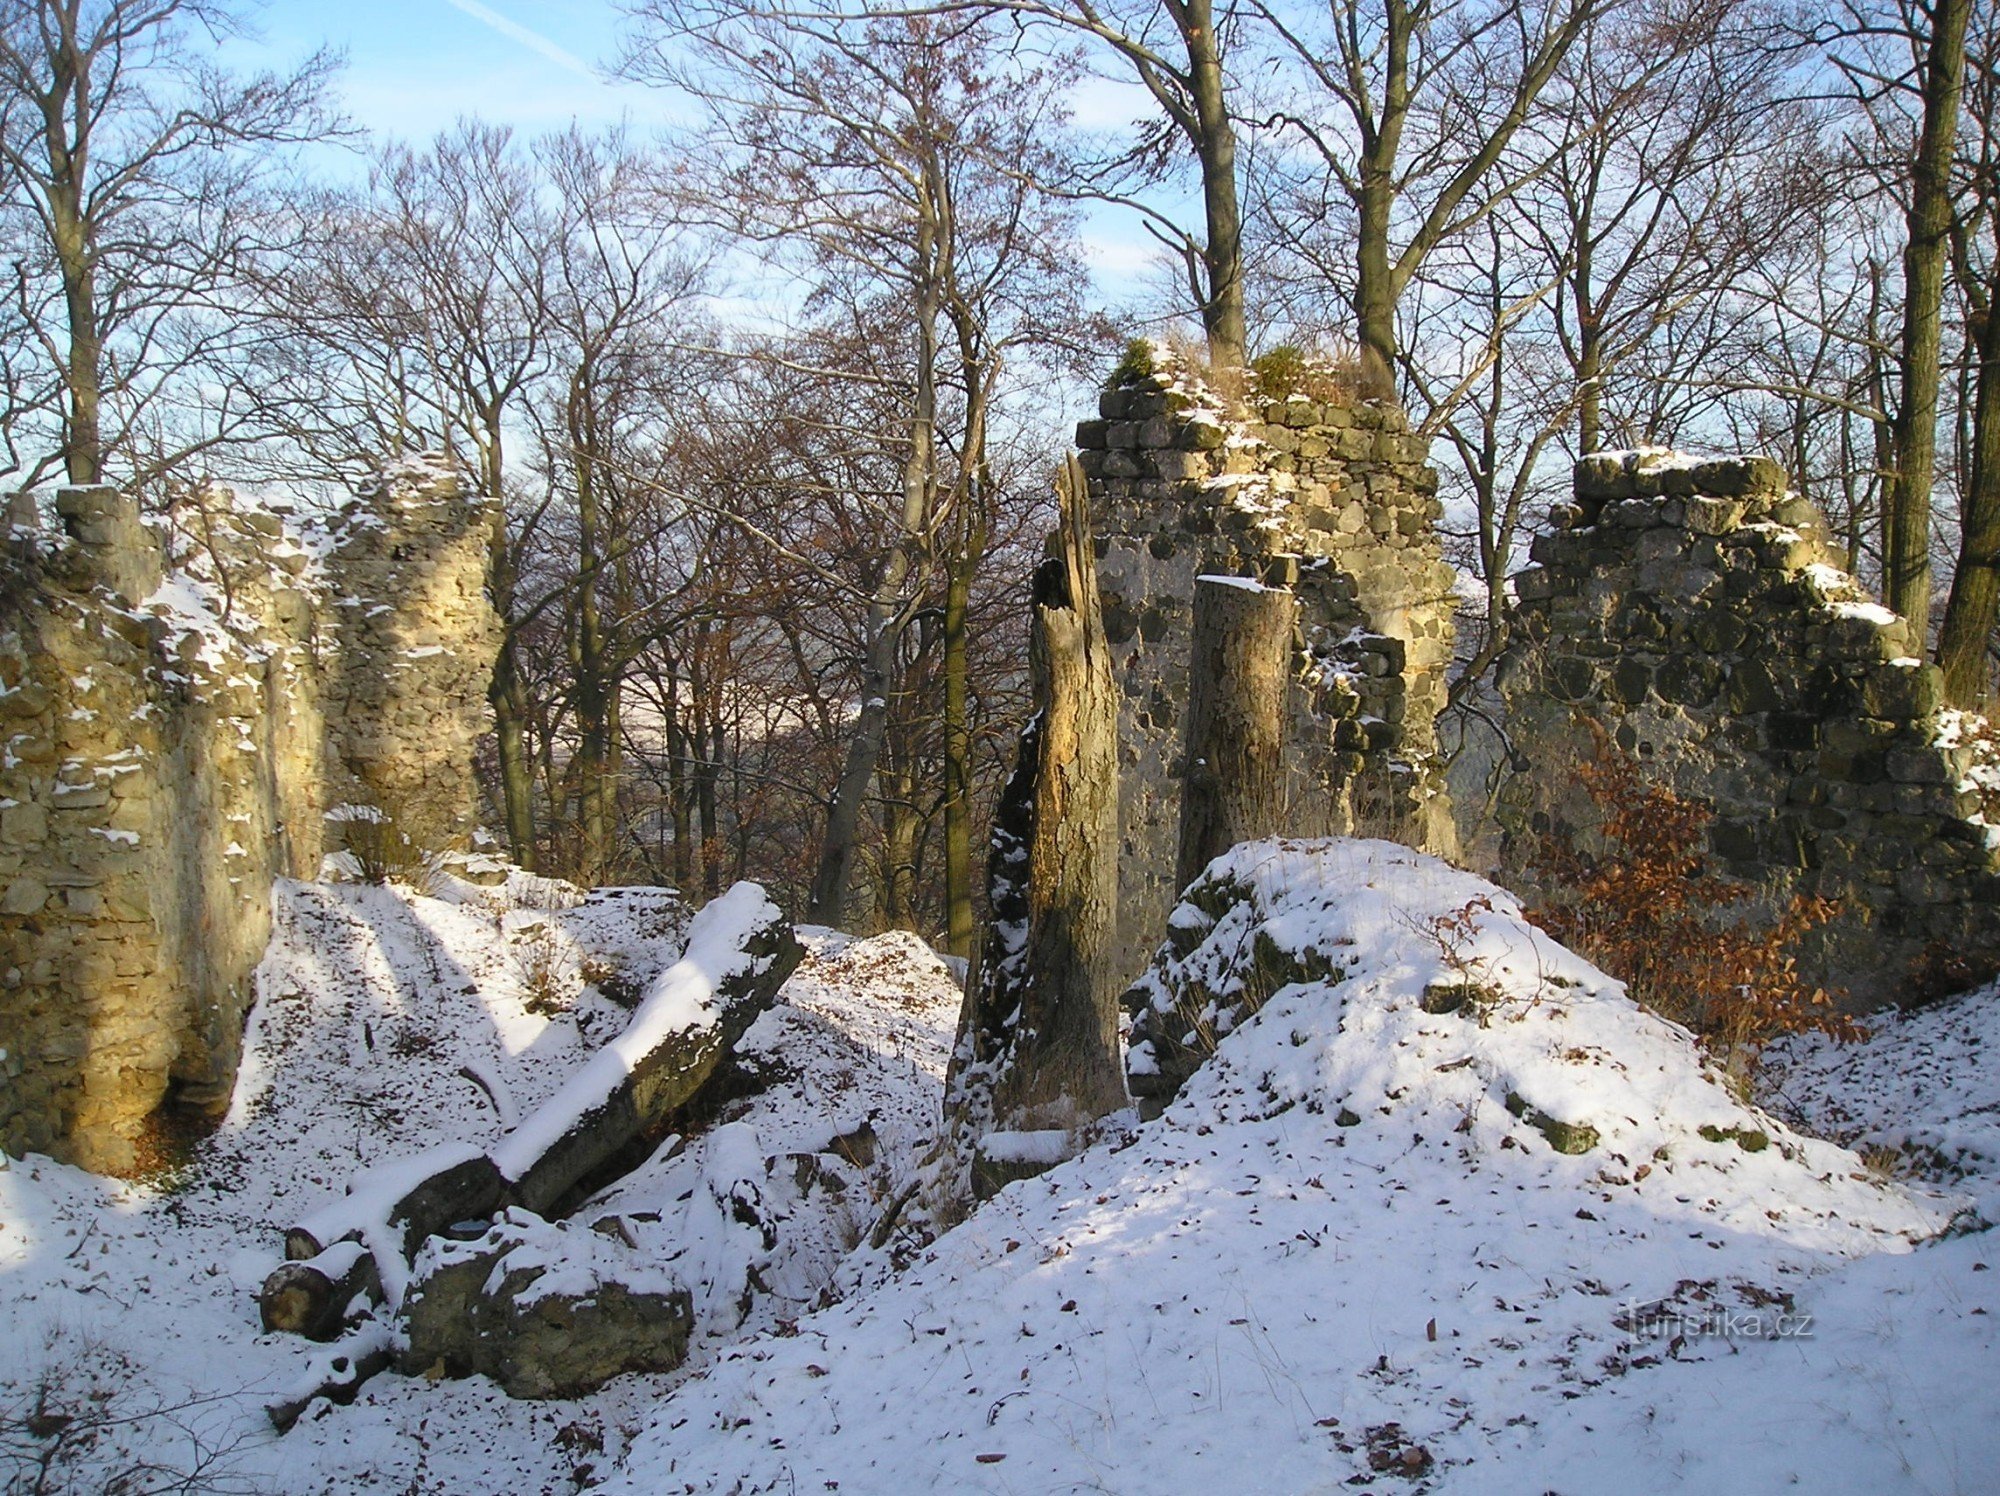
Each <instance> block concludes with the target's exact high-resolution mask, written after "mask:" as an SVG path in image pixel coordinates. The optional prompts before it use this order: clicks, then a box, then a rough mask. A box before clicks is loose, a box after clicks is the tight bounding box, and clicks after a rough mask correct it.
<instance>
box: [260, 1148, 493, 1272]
mask: <svg viewBox="0 0 2000 1496" xmlns="http://www.w3.org/2000/svg"><path fill="white" fill-rule="evenodd" d="M505 1190H506V1185H505V1182H504V1181H503V1180H502V1179H501V1177H500V1171H499V1169H497V1168H496V1167H495V1166H494V1164H493V1160H491V1159H490V1158H488V1157H487V1156H486V1155H485V1154H483V1153H481V1152H480V1151H479V1150H478V1149H477V1148H475V1147H474V1146H472V1145H471V1144H470V1143H466V1144H450V1145H447V1146H445V1147H443V1148H434V1149H431V1150H430V1151H428V1152H425V1153H420V1154H418V1155H416V1156H415V1157H414V1158H407V1159H397V1160H395V1161H394V1162H392V1163H388V1164H381V1165H378V1166H376V1167H375V1168H372V1169H368V1170H364V1171H363V1172H362V1173H361V1174H359V1175H357V1176H355V1179H354V1181H353V1182H352V1183H351V1184H350V1185H349V1186H348V1191H347V1193H346V1194H345V1195H344V1196H342V1197H341V1198H340V1199H338V1200H335V1201H333V1202H332V1203H331V1204H328V1205H323V1206H321V1207H320V1208H319V1209H318V1210H316V1211H314V1212H313V1213H312V1214H311V1215H309V1216H307V1217H305V1219H303V1220H301V1221H298V1222H296V1223H295V1224H293V1225H291V1226H289V1227H287V1228H286V1230H285V1257H286V1259H287V1260H288V1261H292V1262H303V1261H308V1260H310V1259H312V1258H314V1257H317V1256H319V1255H320V1253H322V1252H324V1251H326V1250H327V1248H329V1247H331V1246H332V1245H333V1244H334V1243H335V1242H340V1241H350V1240H360V1239H364V1238H365V1237H366V1235H367V1234H368V1231H369V1229H370V1228H372V1227H373V1226H375V1224H376V1223H377V1222H382V1223H386V1225H387V1226H388V1228H389V1231H390V1234H391V1236H392V1237H393V1238H394V1239H395V1240H397V1241H399V1242H400V1243H401V1245H402V1250H403V1256H404V1257H405V1258H408V1257H411V1256H413V1255H414V1254H415V1253H416V1250H417V1248H418V1247H420V1246H422V1245H423V1244H424V1243H425V1242H426V1241H428V1240H430V1239H431V1238H432V1237H433V1236H436V1235H437V1234H438V1233H439V1232H440V1231H442V1230H444V1229H445V1227H447V1226H450V1225H452V1224H453V1223H455V1222H458V1221H470V1220H484V1219H485V1218H486V1217H488V1216H490V1215H492V1214H493V1212H494V1211H496V1210H498V1209H499V1208H500V1205H501V1198H502V1196H503V1195H504V1193H505Z"/></svg>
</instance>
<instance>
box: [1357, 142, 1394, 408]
mask: <svg viewBox="0 0 2000 1496" xmlns="http://www.w3.org/2000/svg"><path fill="white" fill-rule="evenodd" d="M1395 191H1396V189H1395V181H1394V178H1393V177H1392V176H1391V175H1390V172H1389V171H1388V169H1387V168H1385V167H1382V166H1379V165H1377V164H1376V163H1375V162H1373V161H1371V160H1369V159H1367V158H1366V157H1364V158H1363V160H1362V162H1361V195H1360V201H1359V202H1358V203H1357V204H1356V208H1357V210H1358V211H1357V215H1356V219H1357V228H1358V235H1359V237H1358V238H1357V240H1356V243H1355V271H1356V275H1355V281H1354V326H1355V336H1356V339H1357V341H1358V342H1359V343H1360V353H1361V392H1362V394H1364V395H1366V396H1367V397H1368V398H1369V399H1371V400H1392V399H1394V398H1395V395H1396V288H1395V277H1394V274H1393V272H1392V271H1391V270H1390V267H1389V210H1390V209H1391V207H1392V206H1393V205H1394V202H1395Z"/></svg>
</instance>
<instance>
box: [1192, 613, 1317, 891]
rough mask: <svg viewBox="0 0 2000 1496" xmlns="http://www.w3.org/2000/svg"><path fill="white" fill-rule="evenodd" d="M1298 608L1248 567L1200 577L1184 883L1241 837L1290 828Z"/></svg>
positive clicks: (1242, 839)
mask: <svg viewBox="0 0 2000 1496" xmlns="http://www.w3.org/2000/svg"><path fill="white" fill-rule="evenodd" d="M1296 611H1297V603H1296V598H1295V597H1294V595H1293V594H1292V592H1291V591H1290V589H1288V588H1285V587H1274V586H1269V585H1266V584H1265V583H1263V582H1260V581H1256V580H1254V579H1252V578H1249V577H1212V576H1211V577H1198V578H1196V580H1195V587H1194V628H1193V634H1192V637H1191V639H1190V642H1189V649H1188V654H1189V659H1188V681H1189V693H1188V712H1187V742H1186V764H1185V769H1184V777H1183V781H1182V788H1181V838H1180V855H1179V856H1178V857H1177V858H1176V859H1175V863H1174V882H1175V886H1176V887H1178V888H1186V887H1187V886H1188V885H1189V884H1190V883H1192V882H1193V881H1194V880H1195V879H1196V878H1197V877H1199V876H1200V875H1201V870H1202V869H1203V868H1205V867H1207V866H1208V864H1209V863H1210V862H1211V861H1212V860H1213V859H1214V858H1216V857H1217V856H1219V855H1221V854H1222V853H1224V852H1226V851H1228V850H1229V849H1230V848H1231V847H1233V846H1235V845H1236V844H1237V843H1238V842H1242V841H1250V840H1252V839H1254V838H1256V837H1260V836H1271V835H1273V834H1275V833H1277V832H1281V831H1283V830H1284V829H1285V824H1284V823H1285V810H1286V803H1285V801H1286V781H1285V758H1284V753H1285V718H1286V714H1287V707H1288V702H1289V695H1290V691H1291V675H1292V638H1293V629H1294V620H1295V617H1296Z"/></svg>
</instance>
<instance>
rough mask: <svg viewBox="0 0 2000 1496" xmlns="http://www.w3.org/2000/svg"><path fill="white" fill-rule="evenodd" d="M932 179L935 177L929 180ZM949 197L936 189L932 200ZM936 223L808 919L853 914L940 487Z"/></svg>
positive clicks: (921, 248)
mask: <svg viewBox="0 0 2000 1496" xmlns="http://www.w3.org/2000/svg"><path fill="white" fill-rule="evenodd" d="M927 181H928V177H927ZM945 198H946V194H945V193H944V192H943V191H942V190H941V187H940V188H938V189H937V190H933V191H932V192H931V193H930V194H929V195H928V200H929V201H931V202H942V201H944V200H945ZM936 235H937V228H936V224H935V223H934V222H932V221H930V220H928V219H927V220H925V221H924V222H922V223H921V224H920V225H919V227H918V232H917V245H916V249H917V260H918V263H919V265H920V266H921V267H923V268H922V269H921V270H920V273H919V275H918V277H917V287H916V290H917V297H916V308H915V318H916V329H915V330H916V337H917V347H916V360H915V375H916V391H915V399H914V400H913V402H912V408H911V413H910V450H909V455H908V457H906V458H905V459H904V462H903V512H902V527H901V532H900V534H899V535H898V536H897V538H896V541H895V543H894V544H893V545H892V546H891V547H890V550H889V554H888V556H887V557H885V558H884V561H883V567H882V579H881V582H880V583H879V585H878V586H877V587H876V589H875V596H874V598H873V599H872V600H871V601H870V603H869V605H868V643H867V647H866V652H865V654H864V656H863V659H862V670H861V711H860V714H859V715H858V716H857V717H856V718H855V720H854V736H853V737H852V738H851V739H849V741H848V747H847V762H846V763H845V764H844V765H842V767H841V771H840V779H839V781H838V782H837V783H836V784H835V786H834V791H833V798H832V799H831V800H830V801H829V802H828V804H827V812H826V835H825V837H824V838H823V839H822V840H821V842H820V852H819V863H818V866H817V867H816V868H815V869H814V871H813V882H812V896H811V905H810V907H809V909H808V910H807V912H806V918H807V919H809V920H811V921H812V922H813V923H814V924H821V925H838V924H839V923H840V922H841V919H842V917H843V915H844V913H845V912H846V908H847V891H848V887H849V885H850V884H851V883H852V882H853V879H854V860H855V854H856V852H857V851H858V849H859V841H860V837H861V807H862V802H863V801H864V800H865V799H866V798H867V795H868V786H869V784H870V783H871V782H872V781H873V780H874V778H875V765H876V764H877V762H878V761H879V760H880V759H881V756H882V743H883V739H884V737H885V735H886V733H887V731H888V725H889V697H890V694H891V692H892V691H893V689H894V684H895V680H896V657H897V653H898V650H899V648H900V646H901V643H902V637H903V629H904V626H905V625H906V623H907V622H908V619H907V606H906V602H905V599H904V598H903V596H902V591H903V586H904V583H905V582H906V581H907V580H908V579H909V574H910V567H911V563H912V561H913V560H914V559H915V553H916V551H917V549H918V547H919V546H920V545H921V543H922V539H923V531H924V522H925V519H926V518H927V517H928V516H929V515H930V514H931V512H932V511H933V509H934V507H935V506H934V504H933V502H932V500H933V498H934V497H935V494H936V490H937V332H938V328H937V324H938V288H937V280H936V276H935V270H936V267H935V264H934V259H935V256H936V253H937V237H936Z"/></svg>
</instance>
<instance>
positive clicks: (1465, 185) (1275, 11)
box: [1255, 0, 1614, 398]
mask: <svg viewBox="0 0 2000 1496" xmlns="http://www.w3.org/2000/svg"><path fill="white" fill-rule="evenodd" d="M1612 3H1614V0H1463V3H1459V4H1455V5H1441V4H1438V3H1435V0H1415V3H1406V0H1382V3H1381V4H1379V5H1377V4H1375V3H1373V0H1332V3H1330V4H1329V5H1328V6H1327V7H1326V12H1325V14H1324V15H1323V16H1318V17H1316V18H1315V17H1314V16H1313V15H1312V14H1311V10H1312V9H1313V8H1308V7H1293V6H1289V5H1279V4H1275V3H1267V0H1256V4H1255V9H1256V12H1257V14H1258V15H1259V16H1260V17H1261V18H1262V20H1263V22H1264V25H1265V26H1266V27H1267V28H1268V30H1269V32H1270V34H1271V35H1273V36H1274V37H1275V38H1276V39H1277V45H1278V47H1279V49H1280V52H1281V55H1282V56H1283V57H1284V58H1285V60H1286V61H1287V62H1288V63H1290V64H1291V65H1292V66H1293V67H1294V68H1295V69H1296V70H1297V72H1298V73H1299V75H1300V77H1301V80H1302V83H1303V86H1302V87H1300V88H1299V89H1297V90H1296V91H1295V93H1294V95H1293V97H1292V98H1291V99H1290V100H1289V101H1287V102H1286V103H1285V105H1284V106H1283V107H1281V108H1279V109H1278V110H1276V111H1274V112H1273V114H1272V117H1271V123H1272V125H1273V126H1275V127H1278V128H1280V129H1282V130H1283V131H1285V132H1286V133H1287V134H1289V135H1290V136H1292V137H1293V138H1295V139H1297V140H1298V141H1299V142H1301V143H1303V144H1304V145H1305V146H1306V147H1307V148H1308V149H1309V150H1310V151H1311V153H1312V155H1313V156H1314V157H1315V158H1316V160H1317V165H1318V167H1319V168H1320V172H1319V175H1318V176H1317V177H1316V178H1315V179H1312V180H1311V181H1308V182H1306V183H1303V184H1301V185H1302V190H1301V192H1300V193H1299V194H1298V195H1297V196H1296V197H1295V198H1294V205H1295V207H1296V208H1297V209H1298V210H1299V211H1301V212H1303V213H1304V214H1305V215H1306V216H1307V218H1308V221H1312V220H1318V221H1319V222H1321V223H1328V222H1331V223H1332V225H1333V227H1334V228H1335V231H1336V233H1337V235H1338V236H1339V238H1340V240H1341V242H1343V243H1344V244H1345V245H1346V246H1347V247H1348V251H1349V253H1350V255H1351V271H1350V272H1348V273H1345V274H1342V275H1341V276H1340V277H1339V283H1340V284H1342V285H1343V286H1344V288H1345V289H1346V290H1347V293H1348V295H1349V298H1350V301H1351V305H1352V309H1353V313H1354V319H1355V330H1356V338H1357V341H1358V342H1359V345H1360V351H1361V365H1362V370H1361V372H1362V382H1363V387H1364V389H1365V390H1366V391H1367V392H1368V393H1369V394H1371V395H1372V396H1375V397H1379V398H1393V397H1394V396H1395V393H1396V378H1395V370H1396V367H1397V359H1396V354H1397V334H1396V316H1397V307H1398V304H1399V302H1400V301H1401V299H1402V296H1403V293H1404V291H1405V290H1406V289H1407V287H1408V286H1409V284H1410V282H1411V280H1412V278H1413V277H1414V276H1415V275H1416V273H1417V271H1418V270H1419V268H1420V267H1421V266H1422V265H1423V263H1424V261H1425V260H1426V258H1428V257H1429V256H1430V254H1431V253H1432V252H1433V251H1435V250H1436V249H1437V247H1438V246H1439V245H1440V244H1442V243H1444V242H1445V241H1446V240H1448V239H1450V238H1452V237H1453V236H1454V235H1457V234H1461V233H1463V232H1465V231H1466V230H1467V229H1468V228H1470V227H1471V226H1472V225H1473V224H1474V223H1476V222H1477V221H1478V220H1479V219H1480V218H1481V217H1483V216H1484V215H1485V214H1486V213H1488V212H1490V211H1491V210H1492V208H1493V206H1494V205H1495V204H1496V203H1498V202H1500V201H1503V200H1504V199H1505V198H1506V197H1507V196H1508V195H1509V194H1510V193H1511V192H1513V191H1515V190H1517V189H1518V188H1519V186H1520V185H1521V184H1522V182H1523V181H1525V180H1527V179H1528V178H1530V177H1532V176H1534V175H1536V174H1538V172H1539V170H1540V167H1539V165H1537V164H1535V163H1531V162H1522V163H1516V164H1515V167H1514V169H1513V170H1511V171H1510V170H1507V169H1505V167H1504V165H1503V163H1505V162H1506V160H1507V153H1508V147H1509V145H1510V144H1511V143H1512V142H1513V140H1514V137H1515V135H1516V134H1517V133H1518V132H1519V131H1520V130H1521V128H1522V127H1523V126H1524V125H1525V124H1526V123H1527V122H1528V120H1529V117H1530V115H1531V113H1532V111H1533V110H1534V109H1535V107H1536V103H1537V100H1538V99H1539V98H1540V96H1541V94H1542V91H1543V90H1544V89H1545V88H1546V87H1547V86H1548V85H1549V83H1550V81H1551V80H1552V79H1553V78H1554V77H1555V76H1556V73H1557V70H1558V69H1559V68H1560V66H1561V65H1562V62H1563V60H1564V58H1565V57H1566V56H1567V55H1568V53H1569V51H1570V48H1571V47H1572V46H1574V45H1575V43H1576V41H1577V39H1578V38H1579V37H1580V36H1581V35H1582V34H1583V33H1584V30H1585V28H1586V27H1587V26H1588V25H1589V23H1590V22H1591V21H1592V20H1593V19H1594V18H1595V17H1597V16H1598V15H1600V14H1602V13H1604V12H1605V11H1606V10H1607V9H1608V8H1609V6H1610V5H1611V4H1612Z"/></svg>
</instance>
